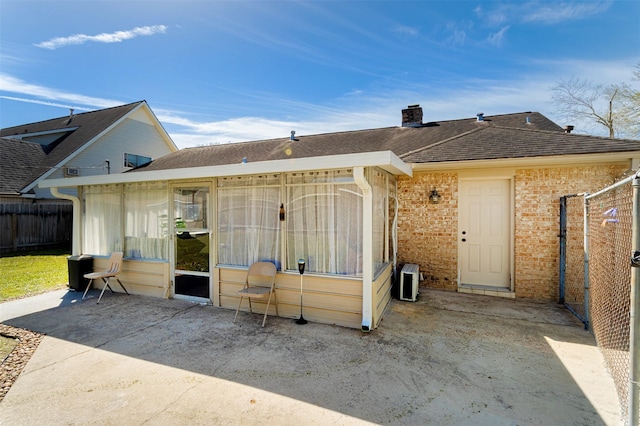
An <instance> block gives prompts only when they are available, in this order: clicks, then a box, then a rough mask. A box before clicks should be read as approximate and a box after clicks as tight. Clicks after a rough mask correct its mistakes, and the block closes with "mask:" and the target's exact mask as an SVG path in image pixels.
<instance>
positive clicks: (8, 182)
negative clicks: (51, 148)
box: [0, 138, 46, 195]
mask: <svg viewBox="0 0 640 426" xmlns="http://www.w3.org/2000/svg"><path fill="white" fill-rule="evenodd" d="M0 143H1V144H2V155H0V170H2V172H0V194H11V195H18V194H20V190H21V189H22V188H24V187H25V186H26V185H27V184H29V183H30V182H31V180H30V178H31V176H32V175H33V173H34V170H35V169H37V168H38V167H39V164H40V163H41V162H42V160H44V157H45V153H44V151H43V150H42V147H41V146H40V144H37V143H33V142H26V141H21V140H18V139H4V138H3V139H2V140H0ZM44 171H46V170H43V172H44Z"/></svg>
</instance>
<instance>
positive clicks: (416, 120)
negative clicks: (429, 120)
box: [402, 104, 422, 127]
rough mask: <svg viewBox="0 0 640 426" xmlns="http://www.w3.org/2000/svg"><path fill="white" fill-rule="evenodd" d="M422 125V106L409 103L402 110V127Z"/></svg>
mask: <svg viewBox="0 0 640 426" xmlns="http://www.w3.org/2000/svg"><path fill="white" fill-rule="evenodd" d="M420 126H422V108H421V107H420V105H417V104H416V105H409V106H408V107H407V108H405V109H403V110H402V127H420Z"/></svg>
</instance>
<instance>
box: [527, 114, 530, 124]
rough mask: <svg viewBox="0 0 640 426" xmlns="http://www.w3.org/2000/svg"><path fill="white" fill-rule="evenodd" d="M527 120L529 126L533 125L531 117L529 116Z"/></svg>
mask: <svg viewBox="0 0 640 426" xmlns="http://www.w3.org/2000/svg"><path fill="white" fill-rule="evenodd" d="M526 120H527V124H531V117H529V116H528V115H527V119H526Z"/></svg>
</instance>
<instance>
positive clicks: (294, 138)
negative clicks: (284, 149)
mask: <svg viewBox="0 0 640 426" xmlns="http://www.w3.org/2000/svg"><path fill="white" fill-rule="evenodd" d="M291 140H292V141H295V140H296V131H295V130H292V131H291Z"/></svg>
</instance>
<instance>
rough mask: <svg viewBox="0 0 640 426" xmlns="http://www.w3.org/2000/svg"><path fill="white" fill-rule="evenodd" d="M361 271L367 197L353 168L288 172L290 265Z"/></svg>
mask: <svg viewBox="0 0 640 426" xmlns="http://www.w3.org/2000/svg"><path fill="white" fill-rule="evenodd" d="M298 259H304V261H305V263H306V265H305V270H306V271H308V272H314V273H323V274H339V275H349V276H359V275H362V196H361V194H360V191H359V189H358V186H357V185H356V184H355V183H354V182H353V174H352V173H351V172H350V171H345V170H336V171H321V172H306V173H292V174H290V175H288V176H287V269H290V270H291V269H293V270H297V263H298Z"/></svg>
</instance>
